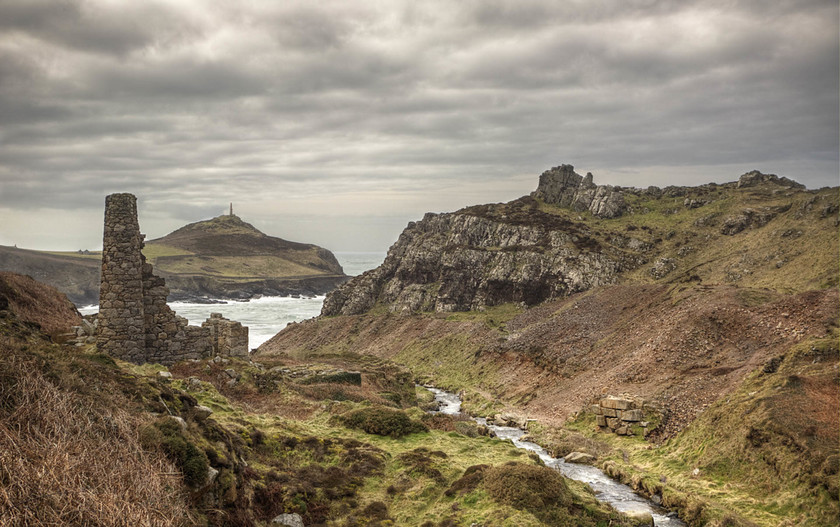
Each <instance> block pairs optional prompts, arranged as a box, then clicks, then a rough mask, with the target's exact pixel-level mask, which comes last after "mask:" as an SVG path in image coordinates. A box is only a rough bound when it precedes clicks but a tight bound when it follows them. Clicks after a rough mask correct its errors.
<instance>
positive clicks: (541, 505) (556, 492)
mask: <svg viewBox="0 0 840 527" xmlns="http://www.w3.org/2000/svg"><path fill="white" fill-rule="evenodd" d="M484 488H485V489H486V490H487V493H488V494H489V495H490V496H491V497H492V498H493V499H494V500H496V501H497V502H499V503H502V504H505V505H510V506H511V507H514V508H516V509H525V510H528V511H540V510H545V509H548V508H551V507H556V506H561V507H567V506H569V505H570V504H571V503H572V495H571V491H569V488H568V487H567V486H566V482H565V481H563V476H561V475H560V473H559V472H557V471H556V470H553V469H550V468H547V467H540V466H536V465H525V464H522V463H516V462H511V463H507V464H505V465H501V466H497V467H491V468H489V469H487V470H486V471H485V474H484Z"/></svg>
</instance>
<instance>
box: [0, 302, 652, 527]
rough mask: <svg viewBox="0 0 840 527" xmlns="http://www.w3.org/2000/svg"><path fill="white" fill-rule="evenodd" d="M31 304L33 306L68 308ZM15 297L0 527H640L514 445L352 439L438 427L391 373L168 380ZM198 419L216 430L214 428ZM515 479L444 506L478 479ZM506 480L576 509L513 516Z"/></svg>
mask: <svg viewBox="0 0 840 527" xmlns="http://www.w3.org/2000/svg"><path fill="white" fill-rule="evenodd" d="M30 289H31V288H30ZM33 291H34V293H33V294H35V295H36V296H37V298H35V299H33V300H35V305H51V304H52V302H51V301H50V297H53V296H59V297H60V295H56V293H55V291H52V290H49V289H40V290H33ZM2 292H3V295H4V296H3V298H4V299H5V298H7V297H9V298H12V297H14V300H15V302H11V303H4V304H3V305H4V306H5V307H8V308H11V311H9V310H8V309H6V310H0V346H2V348H3V354H2V357H0V482H2V486H0V525H23V524H25V525H33V526H36V525H56V524H85V525H87V524H97V525H125V524H126V523H130V524H132V525H134V524H136V525H173V526H174V525H234V526H236V525H242V526H245V525H249V526H250V525H267V524H268V522H269V521H270V520H271V518H273V517H275V516H276V515H278V514H281V513H298V514H301V515H302V516H303V518H304V521H305V523H306V524H307V525H313V524H319V525H342V526H344V525H370V526H373V525H409V526H410V525H418V526H419V525H423V526H426V527H428V526H433V527H442V526H447V525H464V524H466V525H469V524H471V523H473V522H478V523H481V524H482V525H486V526H539V525H545V524H546V521H549V520H550V522H551V524H552V525H582V526H593V527H594V526H596V525H608V524H609V525H621V526H628V527H629V526H633V525H640V523H639V521H638V520H631V519H628V518H625V517H622V516H621V515H619V514H618V513H616V512H615V511H611V510H609V509H608V508H606V507H604V506H602V505H600V504H598V503H597V502H596V500H595V499H594V497H593V496H592V495H591V493H589V492H587V491H586V490H585V489H584V488H583V487H582V486H580V485H578V484H574V483H566V482H564V481H563V480H562V479H558V477H557V476H556V474H555V473H553V471H551V470H550V469H547V468H544V467H539V466H538V465H537V462H536V461H535V460H534V459H532V458H530V457H528V456H527V455H526V454H525V453H523V451H521V450H518V449H515V448H512V446H511V445H510V444H508V443H505V442H501V441H495V440H491V439H489V438H486V437H485V438H482V437H467V436H465V435H462V434H459V433H456V432H453V431H451V428H452V427H454V422H451V420H450V422H447V421H446V420H443V425H447V424H448V425H449V428H447V427H446V426H444V427H443V429H442V428H441V421H440V420H437V421H435V423H436V424H435V426H436V427H437V428H436V429H432V430H429V431H426V432H420V433H414V434H410V435H408V436H404V437H401V438H392V437H382V436H378V435H371V434H367V433H364V432H362V431H359V430H355V429H351V428H347V427H345V426H343V425H342V424H341V423H340V416H341V415H343V414H345V413H347V412H349V411H353V410H361V409H373V410H374V411H376V412H379V411H380V410H376V409H377V408H382V407H387V406H390V407H391V408H392V410H390V411H391V412H401V411H402V410H399V407H400V406H403V407H407V408H408V410H406V411H405V415H406V416H407V417H408V418H411V419H413V420H414V421H415V422H418V421H420V420H423V419H426V417H427V416H426V414H425V413H424V412H423V411H421V410H420V409H418V408H416V407H413V406H412V404H413V402H414V399H415V388H414V385H413V383H412V382H411V378H410V376H407V375H406V374H405V373H404V372H402V371H401V370H400V369H399V368H397V367H395V366H393V365H392V364H390V363H388V362H387V361H383V360H380V359H376V358H372V357H365V356H354V355H340V356H333V357H329V358H325V359H324V360H320V361H318V362H314V363H313V362H301V361H296V360H294V359H290V358H286V359H282V358H280V359H278V358H274V359H273V360H272V361H270V363H268V364H265V365H263V364H255V363H251V362H248V361H241V360H227V359H226V360H224V361H221V362H218V361H213V360H209V361H201V362H190V363H182V364H180V365H178V366H176V367H173V373H174V378H172V379H171V380H170V379H168V378H166V377H163V376H161V375H159V373H160V372H161V371H163V370H165V368H163V367H161V366H157V365H152V364H146V365H142V366H137V365H132V364H128V363H123V362H121V361H115V360H113V359H111V358H110V357H108V356H106V355H102V354H99V353H97V352H96V350H95V348H94V347H93V346H88V347H83V348H78V347H75V346H69V345H62V344H60V343H57V342H53V341H51V339H50V338H49V337H48V336H46V335H44V334H43V333H41V332H40V331H38V330H37V329H36V328H35V326H34V325H33V324H32V323H30V322H25V321H22V320H20V319H18V317H17V315H16V314H15V311H16V310H18V309H19V306H23V305H25V303H24V302H21V301H20V298H19V297H20V294H18V293H20V288H16V289H15V290H14V291H12V290H11V289H9V288H6V289H3V291H2ZM12 293H14V295H12ZM10 295H11V296H10ZM65 303H66V302H65ZM51 313H52V311H51V310H47V311H46V312H45V316H47V317H50V316H52V315H51ZM31 315H32V313H29V312H27V316H31ZM62 316H64V321H65V322H66V323H73V322H75V321H76V318H75V317H74V316H73V313H63V315H62ZM53 318H55V317H53ZM348 370H352V371H360V372H362V374H361V383H360V384H359V383H354V381H353V380H354V379H359V377H358V376H356V375H357V374H348V373H347V371H348ZM231 372H235V374H234V375H233V377H235V378H236V379H237V380H236V382H232V381H231V379H232V376H231ZM395 401H396V402H395ZM199 404H204V405H207V406H208V407H210V408H211V409H212V410H213V411H214V413H213V415H212V416H211V417H210V418H202V417H200V413H199V412H200V409H199V408H198V405H199ZM174 417H178V418H180V419H181V421H180V423H179V422H178V421H176V420H175V419H174ZM447 430H449V431H447ZM510 462H515V463H517V464H516V465H513V466H511V467H510V468H508V467H506V468H504V469H495V471H494V469H488V471H487V473H486V474H483V473H482V476H483V479H479V480H474V481H472V484H471V485H466V486H464V485H462V487H464V488H465V490H464V491H463V492H461V493H456V494H455V495H447V494H446V491H447V489H449V488H450V486H451V485H453V484H454V483H455V482H456V481H458V480H460V478H461V477H462V476H463V475H464V472H465V470H466V469H467V468H469V467H471V466H473V465H489V466H500V465H502V464H504V463H510ZM211 467H212V469H213V470H214V471H215V475H214V476H213V477H212V479H210V480H208V479H207V477H208V476H207V475H208V469H209V468H211ZM508 473H511V474H514V475H516V474H520V475H521V476H523V477H526V476H527V477H538V478H544V479H545V478H548V479H547V481H549V480H550V482H552V485H553V490H552V492H547V491H545V490H544V489H542V488H539V487H538V488H535V489H534V490H528V492H527V493H526V495H525V497H539V496H540V495H542V494H545V495H546V498H547V497H549V496H552V497H556V496H559V497H560V498H561V499H553V500H552V502H551V503H549V504H543V503H542V502H539V503H538V504H536V505H535V503H536V502H533V501H532V500H529V501H516V500H515V499H513V498H517V496H513V498H511V496H508V495H507V494H506V493H505V492H504V490H505V488H504V487H503V488H502V489H501V491H500V490H499V485H498V483H499V481H500V480H499V475H500V474H508ZM494 484H495V486H494ZM537 505H539V506H537Z"/></svg>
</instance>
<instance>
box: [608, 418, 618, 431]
mask: <svg viewBox="0 0 840 527" xmlns="http://www.w3.org/2000/svg"><path fill="white" fill-rule="evenodd" d="M606 420H607V426H608V427H609V428H611V429H613V430H615V429H616V428H618V427H619V425H620V424H621V421H620V420H619V419H618V418H617V417H607V418H606Z"/></svg>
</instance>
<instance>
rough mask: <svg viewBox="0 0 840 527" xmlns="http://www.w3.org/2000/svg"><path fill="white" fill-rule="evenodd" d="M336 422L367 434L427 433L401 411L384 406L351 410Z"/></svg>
mask: <svg viewBox="0 0 840 527" xmlns="http://www.w3.org/2000/svg"><path fill="white" fill-rule="evenodd" d="M337 420H338V421H339V422H340V423H341V424H343V425H344V426H346V427H348V428H357V429H359V430H362V431H364V432H367V433H368V434H376V435H380V436H390V437H393V438H397V437H403V436H405V435H408V434H415V433H418V432H428V431H429V429H428V428H427V427H426V425H424V424H423V423H420V422H418V421H413V420H412V419H411V418H410V417H409V416H408V415H406V413H405V412H403V411H402V410H395V409H393V408H387V407H384V406H372V407H370V408H362V409H359V410H352V411H350V412H347V413H346V414H343V415H340V416H338V417H337Z"/></svg>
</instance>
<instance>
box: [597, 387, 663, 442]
mask: <svg viewBox="0 0 840 527" xmlns="http://www.w3.org/2000/svg"><path fill="white" fill-rule="evenodd" d="M591 411H592V412H593V413H594V414H595V420H596V423H597V424H598V426H599V427H600V428H601V429H603V430H606V431H611V432H615V433H616V434H618V435H626V436H630V435H635V434H636V433H637V432H638V433H641V434H642V435H643V436H646V435H647V434H648V432H650V431H651V430H652V429H653V428H654V427H655V424H653V423H651V422H650V421H648V420H647V419H648V418H650V417H651V416H652V415H655V413H656V412H655V411H654V409H653V408H651V407H650V406H648V405H647V404H645V402H644V401H643V400H641V399H637V398H633V397H629V396H626V397H625V396H622V397H614V396H607V397H604V398H602V399H601V400H600V401H598V403H596V404H593V405H592V407H591ZM651 425H653V426H651Z"/></svg>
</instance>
